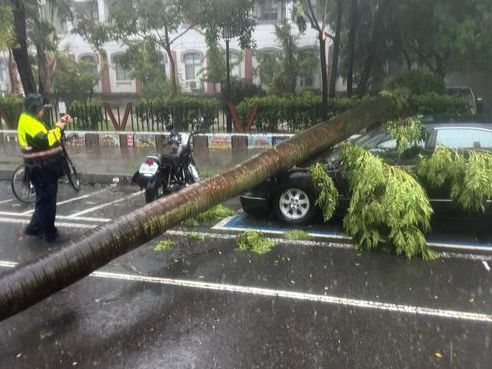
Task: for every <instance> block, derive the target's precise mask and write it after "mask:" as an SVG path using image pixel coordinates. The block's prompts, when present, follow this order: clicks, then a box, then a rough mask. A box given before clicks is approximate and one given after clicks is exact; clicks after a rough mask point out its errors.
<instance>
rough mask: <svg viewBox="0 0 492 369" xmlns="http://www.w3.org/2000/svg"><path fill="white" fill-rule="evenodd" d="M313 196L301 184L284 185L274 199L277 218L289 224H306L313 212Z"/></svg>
mask: <svg viewBox="0 0 492 369" xmlns="http://www.w3.org/2000/svg"><path fill="white" fill-rule="evenodd" d="M314 203H315V198H314V196H313V194H312V193H311V192H310V191H309V190H307V189H306V188H302V187H301V186H297V187H285V188H283V189H282V190H281V192H280V194H279V195H278V196H277V197H276V199H275V210H276V213H277V216H278V218H279V219H280V220H281V221H284V222H286V223H289V224H306V223H308V222H309V221H310V220H311V219H312V218H313V216H314V214H315V206H314Z"/></svg>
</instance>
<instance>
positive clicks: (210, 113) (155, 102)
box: [135, 96, 219, 131]
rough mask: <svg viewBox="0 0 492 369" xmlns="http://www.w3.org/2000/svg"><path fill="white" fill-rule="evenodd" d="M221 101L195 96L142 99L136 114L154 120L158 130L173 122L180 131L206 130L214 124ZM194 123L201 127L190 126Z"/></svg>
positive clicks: (136, 106) (148, 120) (143, 118)
mask: <svg viewBox="0 0 492 369" xmlns="http://www.w3.org/2000/svg"><path fill="white" fill-rule="evenodd" d="M218 108H219V103H218V101H217V100H215V99H206V98H197V97H193V96H174V97H158V98H153V99H142V100H140V101H138V102H137V103H136V105H135V114H136V115H137V117H138V119H140V120H141V121H143V122H152V124H153V125H154V124H155V125H156V126H157V130H162V131H165V130H166V126H167V125H169V124H171V123H172V124H173V125H174V127H175V128H176V129H177V130H179V131H188V130H189V129H190V128H194V129H198V130H206V129H208V127H210V126H211V125H213V123H214V121H215V117H216V116H217V115H218V114H217V111H218ZM193 123H196V124H198V125H199V127H190V126H191V125H192V124H193Z"/></svg>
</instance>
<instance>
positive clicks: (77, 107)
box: [68, 99, 104, 131]
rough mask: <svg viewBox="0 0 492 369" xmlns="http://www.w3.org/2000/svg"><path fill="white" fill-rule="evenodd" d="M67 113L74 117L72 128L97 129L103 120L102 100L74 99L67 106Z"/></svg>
mask: <svg viewBox="0 0 492 369" xmlns="http://www.w3.org/2000/svg"><path fill="white" fill-rule="evenodd" d="M68 114H70V115H71V116H73V117H74V123H73V125H72V127H70V128H72V129H86V130H90V131H98V130H99V129H100V128H101V126H102V123H103V121H104V117H103V113H102V101H101V100H99V99H87V100H85V101H79V100H74V101H73V102H72V103H71V104H70V106H69V107H68Z"/></svg>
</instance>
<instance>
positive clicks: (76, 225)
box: [0, 217, 97, 229]
mask: <svg viewBox="0 0 492 369" xmlns="http://www.w3.org/2000/svg"><path fill="white" fill-rule="evenodd" d="M29 222H30V220H29V219H12V218H2V217H0V223H12V224H29ZM55 226H57V227H68V228H82V229H92V228H96V227H97V225H95V224H82V223H67V222H55Z"/></svg>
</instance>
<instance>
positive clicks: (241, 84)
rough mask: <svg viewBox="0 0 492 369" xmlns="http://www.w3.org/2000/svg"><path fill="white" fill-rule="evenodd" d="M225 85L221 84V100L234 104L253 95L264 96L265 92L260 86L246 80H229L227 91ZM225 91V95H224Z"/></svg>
mask: <svg viewBox="0 0 492 369" xmlns="http://www.w3.org/2000/svg"><path fill="white" fill-rule="evenodd" d="M226 90H227V89H226V86H225V85H223V86H222V93H221V98H222V100H223V101H230V102H232V103H233V104H234V105H237V104H239V103H240V102H241V101H243V100H245V99H247V98H251V97H254V96H265V95H266V92H265V90H263V89H262V88H261V87H260V86H257V85H255V84H254V83H253V82H249V81H247V80H244V79H242V80H232V81H231V82H230V91H229V93H227V91H226ZM226 93H227V96H226V95H225V94H226Z"/></svg>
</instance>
